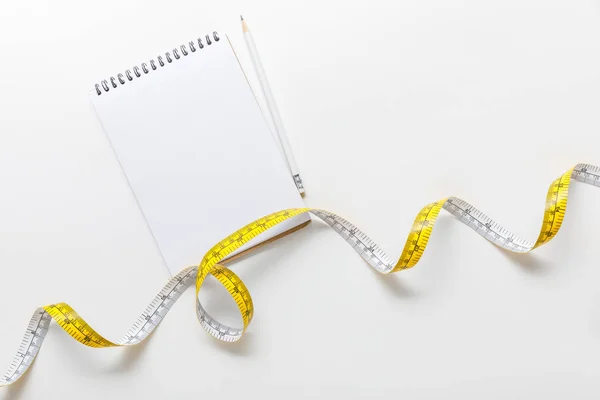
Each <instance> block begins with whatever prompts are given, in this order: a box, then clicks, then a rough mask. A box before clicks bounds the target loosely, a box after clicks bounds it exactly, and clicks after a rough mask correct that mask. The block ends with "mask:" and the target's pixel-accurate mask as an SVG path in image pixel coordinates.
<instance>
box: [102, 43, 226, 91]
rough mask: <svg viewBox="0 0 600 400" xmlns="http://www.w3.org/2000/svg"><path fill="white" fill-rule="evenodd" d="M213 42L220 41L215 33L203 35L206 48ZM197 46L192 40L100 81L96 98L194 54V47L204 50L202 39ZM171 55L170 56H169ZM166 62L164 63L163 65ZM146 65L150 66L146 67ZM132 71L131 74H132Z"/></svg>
mask: <svg viewBox="0 0 600 400" xmlns="http://www.w3.org/2000/svg"><path fill="white" fill-rule="evenodd" d="M213 40H214V41H215V42H218V41H219V40H220V38H219V34H218V33H217V32H213V33H212V39H211V35H205V36H204V42H206V45H207V46H210V45H211V44H212V43H213ZM196 43H197V44H195V42H194V41H193V40H191V41H190V42H189V43H188V45H187V46H186V45H185V44H182V45H181V46H179V49H177V48H174V49H173V51H172V52H168V51H167V52H166V53H165V57H164V58H163V56H158V57H156V61H154V59H151V60H150V61H149V62H148V63H142V64H141V65H140V66H137V65H136V66H134V67H133V68H132V69H128V70H126V71H125V73H124V74H117V77H116V78H115V77H114V76H111V77H110V79H105V80H103V81H101V82H100V83H96V85H95V87H96V94H97V95H98V96H100V95H101V94H102V93H103V91H104V92H108V91H109V90H110V89H111V87H112V88H113V89H114V88H117V87H118V86H119V84H120V85H124V84H125V83H126V82H127V81H132V80H133V79H134V78H139V77H141V76H142V75H146V74H147V73H149V72H150V71H151V70H152V71H154V70H156V69H158V68H159V67H164V66H165V65H167V63H169V64H170V63H172V62H173V59H175V60H179V59H180V58H181V55H183V56H184V57H185V56H187V55H188V54H189V53H190V52H191V53H194V52H196V50H197V49H196V47H197V48H198V49H203V48H204V46H205V45H204V43H203V41H202V38H198V39H197V41H196ZM180 52H181V54H180ZM171 53H172V55H171ZM165 60H166V63H165ZM148 64H150V65H149V66H148ZM132 70H133V72H132Z"/></svg>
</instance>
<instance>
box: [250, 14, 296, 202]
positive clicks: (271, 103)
mask: <svg viewBox="0 0 600 400" xmlns="http://www.w3.org/2000/svg"><path fill="white" fill-rule="evenodd" d="M240 18H241V20H242V31H243V32H244V38H245V39H246V45H247V46H248V52H249V53H250V59H251V60H252V64H253V65H254V69H255V70H256V75H257V76H258V81H259V83H260V88H261V90H262V93H263V96H265V100H266V102H267V107H269V112H270V114H271V117H272V118H273V124H274V125H275V129H276V131H277V135H278V136H279V140H280V142H281V146H282V147H283V155H284V157H285V159H286V161H287V163H288V167H289V169H290V172H291V173H292V177H293V178H294V183H296V187H297V188H298V191H299V192H300V194H302V193H304V185H303V183H302V178H301V177H300V172H299V171H298V165H296V160H295V159H294V154H293V153H292V149H291V147H290V142H289V141H288V138H287V134H286V132H285V128H284V127H283V121H282V120H281V115H279V109H278V108H277V104H276V103H275V98H274V97H273V93H272V92H271V87H270V86H269V81H267V76H266V75H265V70H264V68H263V66H262V63H261V62H260V57H259V55H258V50H257V49H256V44H254V39H253V38H252V34H251V33H250V29H249V28H248V24H247V23H246V21H244V17H242V16H241V15H240Z"/></svg>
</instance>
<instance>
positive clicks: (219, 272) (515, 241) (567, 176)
mask: <svg viewBox="0 0 600 400" xmlns="http://www.w3.org/2000/svg"><path fill="white" fill-rule="evenodd" d="M572 179H574V180H576V181H579V182H583V183H587V184H591V185H594V186H598V187H600V167H596V166H593V165H588V164H578V165H576V166H575V167H574V168H572V169H570V170H569V171H567V172H565V173H564V174H563V175H562V176H561V177H560V178H558V179H556V180H555V181H554V182H552V184H551V185H550V188H549V189H548V195H547V197H546V209H545V212H544V220H543V223H542V228H541V230H540V234H539V236H538V238H537V240H536V241H535V242H529V241H527V240H524V239H521V238H520V237H518V236H516V235H515V234H513V233H511V232H510V231H508V230H506V229H505V228H503V227H502V226H501V225H500V224H498V223H497V222H495V221H494V220H492V219H491V218H490V217H488V216H487V215H485V214H484V213H482V212H481V211H479V210H478V209H476V208H475V207H473V206H472V205H471V204H469V203H467V202H466V201H464V200H461V199H459V198H456V197H448V198H446V199H442V200H439V201H436V202H434V203H431V204H428V205H426V206H425V207H423V209H422V210H421V211H420V212H419V214H417V217H416V218H415V221H414V223H413V226H412V229H411V230H410V233H409V234H408V238H407V240H406V244H405V245H404V249H403V250H402V254H401V255H400V258H399V259H398V260H397V261H394V260H393V259H392V258H391V257H389V256H388V255H387V254H386V253H385V252H384V251H383V250H381V248H379V246H377V245H376V244H375V242H373V241H372V240H371V239H370V238H369V237H368V236H367V235H366V234H365V233H364V232H363V231H361V230H360V229H358V228H357V227H356V226H354V225H353V224H351V223H350V222H348V221H346V220H345V219H344V218H342V217H340V216H338V215H336V214H334V213H331V212H329V211H324V210H318V209H312V208H296V209H289V210H283V211H279V212H276V213H273V214H270V215H267V216H266V217H263V218H260V219H258V220H256V221H254V222H252V223H250V224H248V225H246V226H245V227H243V228H241V229H239V230H238V231H236V232H234V233H233V234H231V235H229V236H227V237H226V238H225V239H223V240H221V241H220V242H219V243H217V244H216V245H215V246H213V247H212V248H211V249H210V250H209V251H208V252H207V253H206V254H205V255H204V258H202V261H201V262H200V264H199V265H198V266H193V267H188V268H185V269H184V270H182V271H181V272H179V273H178V274H177V275H175V276H174V277H173V278H171V279H170V280H169V282H168V283H167V284H166V285H165V286H164V287H163V288H162V290H161V291H160V292H159V293H158V295H156V297H155V298H154V299H153V300H152V302H151V303H150V304H149V305H148V307H146V309H145V310H144V312H143V313H142V314H141V315H140V316H139V318H138V319H137V320H136V321H135V323H134V324H133V326H132V327H131V329H129V331H128V332H127V333H126V334H125V336H123V337H122V338H121V339H120V340H118V341H116V342H113V341H111V340H109V339H106V338H105V337H104V336H102V335H100V334H99V333H98V332H96V331H95V330H94V329H93V328H92V327H91V326H89V325H88V324H87V323H86V322H85V320H84V319H83V318H82V317H81V316H79V314H77V312H76V311H75V310H74V309H73V308H72V307H71V306H70V305H68V304H67V303H56V304H50V305H47V306H44V307H40V308H38V309H37V310H36V311H35V312H34V314H33V316H32V317H31V320H30V321H29V325H28V326H27V331H26V333H25V335H24V337H23V340H22V341H21V346H20V347H19V351H18V352H17V355H16V356H15V357H14V359H13V361H12V364H11V365H10V368H9V369H8V371H7V372H6V374H4V376H3V377H2V379H0V386H7V385H10V384H12V383H14V382H16V381H17V380H18V379H19V378H21V377H22V376H23V374H24V373H25V372H26V371H27V370H28V369H29V367H30V366H31V364H32V363H33V360H34V359H35V357H36V356H37V354H38V352H39V349H40V347H41V346H42V342H43V341H44V337H45V336H46V333H47V332H48V328H49V326H50V321H51V320H52V319H54V321H56V323H58V325H59V326H60V327H61V328H63V329H64V330H65V332H67V333H68V334H69V335H70V336H71V337H72V338H73V339H75V340H77V341H78V342H80V343H82V344H84V345H86V346H90V347H97V348H105V347H117V346H133V345H136V344H138V343H140V342H142V341H144V340H145V339H146V338H147V337H148V335H150V333H152V331H153V330H154V329H155V328H156V327H157V326H158V325H159V324H160V322H161V321H162V320H163V318H164V317H165V315H166V314H167V313H168V312H169V310H170V309H171V307H172V306H173V304H175V302H176V301H177V299H178V298H179V296H181V294H182V293H183V291H184V290H186V288H187V287H188V286H189V285H190V284H192V283H193V282H194V281H195V283H196V314H197V316H198V320H199V321H200V325H202V327H203V328H204V329H205V330H206V331H207V332H208V333H209V334H211V335H212V336H214V337H215V338H217V339H220V340H223V341H225V342H235V341H237V340H239V339H240V338H241V337H242V335H243V334H244V332H245V331H246V329H247V328H248V325H249V324H250V321H251V320H252V316H253V314H254V306H253V304H252V298H251V297H250V292H249V291H248V288H246V286H245V285H244V283H243V282H242V280H241V279H240V278H239V277H238V276H237V275H236V274H235V273H233V271H231V270H230V269H228V268H227V267H225V266H223V265H221V264H219V262H221V261H222V260H223V259H225V258H226V257H227V256H228V255H229V254H231V253H232V252H234V251H235V250H236V249H238V248H239V247H241V246H242V245H244V244H245V243H247V242H248V241H250V240H251V239H253V238H254V237H256V236H258V235H259V234H261V233H263V232H265V231H267V230H269V229H271V228H272V227H274V226H275V225H277V224H279V223H281V222H283V221H285V220H287V219H289V218H292V217H294V216H296V215H299V214H302V213H305V212H309V213H311V214H312V215H314V216H316V217H318V218H319V219H321V220H322V221H323V222H325V223H326V224H327V225H329V226H330V227H331V228H332V229H333V230H334V231H336V232H337V233H338V235H340V236H341V237H342V238H344V239H345V240H346V242H348V244H350V246H351V247H352V248H353V249H354V250H355V251H356V252H357V253H358V254H359V255H360V256H361V257H362V258H363V259H364V260H365V261H366V262H367V263H368V264H369V265H370V266H371V267H373V268H374V269H375V270H376V271H377V272H380V273H382V274H389V273H392V272H397V271H401V270H403V269H407V268H411V267H414V266H415V265H416V264H417V263H418V262H419V260H420V258H421V256H422V255H423V252H424V251H425V247H426V246H427V243H428V241H429V237H430V236H431V231H432V230H433V226H434V224H435V221H436V219H437V216H438V214H439V212H440V211H441V209H442V208H443V209H445V210H446V211H448V212H449V213H450V214H452V215H454V216H455V217H456V218H458V220H459V221H461V222H462V223H464V224H465V225H467V226H468V227H470V228H471V229H473V230H474V231H475V232H477V233H478V234H479V235H481V236H482V237H483V238H485V239H487V240H488V241H490V242H492V243H493V244H495V245H497V246H499V247H502V248H503V249H506V250H508V251H511V252H515V253H527V252H529V251H531V250H533V249H535V248H537V247H540V246H541V245H543V244H545V243H548V242H549V241H550V240H552V238H554V236H556V234H557V233H558V231H559V229H560V226H561V225H562V222H563V219H564V216H565V211H566V208H567V197H568V193H569V185H570V183H571V180H572ZM208 275H212V276H213V277H215V278H216V279H217V280H218V281H219V282H221V284H222V285H223V286H224V287H225V288H226V289H227V291H228V292H229V294H230V295H231V297H232V298H233V299H234V300H235V302H236V304H237V306H238V309H239V311H240V314H241V316H242V321H243V326H242V327H240V328H233V327H230V326H227V325H224V324H222V323H220V322H218V321H216V320H215V319H214V318H212V317H211V316H210V315H209V314H208V313H207V312H206V310H205V309H204V308H203V307H202V304H201V303H200V300H199V298H198V293H199V292H200V289H201V288H202V284H203V283H204V281H205V280H206V278H207V277H208Z"/></svg>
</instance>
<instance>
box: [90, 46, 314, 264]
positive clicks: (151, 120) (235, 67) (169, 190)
mask: <svg viewBox="0 0 600 400" xmlns="http://www.w3.org/2000/svg"><path fill="white" fill-rule="evenodd" d="M187 50H188V55H186V56H184V55H183V54H182V53H181V51H180V52H179V56H180V58H179V59H175V57H173V54H172V53H171V58H172V62H170V63H168V62H167V60H166V59H165V56H164V53H162V54H163V60H164V63H165V66H164V67H161V66H160V64H159V63H158V61H157V60H156V59H155V65H156V70H153V69H151V68H150V64H149V63H147V64H146V65H147V66H148V68H147V69H148V73H144V72H143V71H142V69H140V70H139V72H140V75H141V76H140V77H136V76H135V75H133V72H132V77H133V80H132V81H129V80H128V79H127V77H126V76H125V79H124V81H125V83H124V84H121V83H120V82H119V81H118V80H117V81H116V83H117V87H116V88H115V87H113V85H112V84H111V82H110V80H109V81H108V85H109V86H108V87H109V91H108V92H107V91H105V90H104V89H103V88H102V86H100V88H101V92H102V94H101V95H98V94H97V92H96V90H93V91H91V92H90V96H91V98H92V101H93V103H94V107H95V109H96V112H97V114H98V116H99V119H100V121H101V123H102V126H103V128H104V130H105V132H106V134H107V136H108V138H109V140H110V142H111V144H112V147H113V149H114V152H115V154H116V156H117V159H118V161H119V162H120V164H121V167H122V169H123V171H124V173H125V175H126V177H127V180H128V182H129V185H130V186H131V188H132V190H133V193H134V195H135V197H136V199H137V201H138V203H139V206H140V209H141V211H142V213H143V215H144V217H145V219H146V222H147V224H148V226H149V228H150V230H151V233H152V235H153V236H154V239H155V240H156V242H157V244H158V247H159V249H160V252H161V253H162V255H163V257H164V259H165V262H166V264H167V266H168V268H169V270H170V272H171V274H175V273H177V272H178V271H179V270H180V269H181V268H184V267H187V266H190V265H194V264H198V263H199V262H200V260H201V258H202V257H203V256H204V253H205V252H206V251H207V250H208V249H209V248H210V247H211V246H213V245H214V244H216V243H217V242H218V241H219V240H221V239H222V238H224V237H225V236H227V235H229V234H230V233H233V232H234V231H235V230H237V229H238V228H241V227H242V226H244V225H245V224H247V223H249V222H252V221H253V220H255V219H257V218H260V217H262V216H264V215H267V214H269V213H272V212H275V211H279V210H281V209H285V208H295V207H304V204H303V201H302V199H301V197H300V195H299V194H298V191H297V189H296V186H295V184H294V182H293V179H292V178H291V175H290V172H289V170H288V168H287V166H286V164H285V163H284V160H283V158H282V156H281V153H280V152H279V150H278V147H277V145H276V143H275V141H274V140H273V137H272V136H271V133H270V131H269V129H268V127H267V125H266V122H265V120H264V118H263V115H262V114H261V111H260V109H259V107H258V104H257V102H256V100H255V98H254V95H253V93H252V91H251V89H250V87H249V85H248V83H247V81H246V78H245V76H244V74H243V72H242V69H241V67H240V65H239V64H238V61H237V59H236V57H235V54H234V52H233V50H232V48H231V46H230V44H229V41H228V40H227V39H226V38H221V40H219V41H214V40H213V42H212V44H211V45H207V44H205V45H204V48H202V49H199V48H197V46H196V51H195V52H191V51H190V49H189V47H188V49H187ZM115 76H116V75H115ZM308 219H309V217H308V215H307V214H303V215H300V216H297V217H295V218H294V219H292V220H290V221H286V222H284V223H282V224H280V225H279V226H277V227H275V228H273V229H271V230H270V231H267V232H265V233H264V234H262V235H260V236H259V237H257V238H255V239H254V240H253V241H252V242H251V243H249V244H247V245H246V246H244V248H243V249H246V248H248V247H251V246H252V245H254V244H257V243H259V242H262V241H264V240H266V239H268V238H271V237H273V236H275V235H277V234H280V233H282V232H284V231H287V230H289V229H291V228H293V227H294V226H297V225H299V224H301V223H303V222H305V221H307V220H308Z"/></svg>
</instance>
